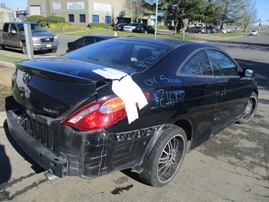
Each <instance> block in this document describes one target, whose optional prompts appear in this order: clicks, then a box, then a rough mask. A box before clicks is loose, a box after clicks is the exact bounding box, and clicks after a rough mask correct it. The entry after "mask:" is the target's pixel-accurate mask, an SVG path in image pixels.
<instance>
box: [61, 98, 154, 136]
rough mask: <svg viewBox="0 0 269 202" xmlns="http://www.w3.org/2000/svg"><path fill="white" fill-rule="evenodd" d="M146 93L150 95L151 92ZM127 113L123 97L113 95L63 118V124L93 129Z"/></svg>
mask: <svg viewBox="0 0 269 202" xmlns="http://www.w3.org/2000/svg"><path fill="white" fill-rule="evenodd" d="M144 94H145V96H146V98H148V97H149V93H144ZM126 115H127V114H126V111H125V105H124V102H123V101H122V99H120V98H119V97H113V98H109V99H106V100H101V101H98V102H93V103H90V104H88V105H86V106H85V107H83V108H81V109H79V110H78V111H76V112H75V113H73V114H72V115H70V116H69V117H67V118H66V119H65V120H63V121H62V124H64V125H68V126H71V127H74V128H76V129H78V130H81V131H92V130H98V129H102V128H105V127H108V126H110V125H112V124H114V123H116V122H118V121H119V120H121V119H123V118H124V117H126Z"/></svg>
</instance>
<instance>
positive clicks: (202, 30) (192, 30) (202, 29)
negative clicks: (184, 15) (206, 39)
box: [186, 26, 206, 33]
mask: <svg viewBox="0 0 269 202" xmlns="http://www.w3.org/2000/svg"><path fill="white" fill-rule="evenodd" d="M186 32H189V33H206V28H205V27H202V26H196V27H190V28H188V29H187V30H186Z"/></svg>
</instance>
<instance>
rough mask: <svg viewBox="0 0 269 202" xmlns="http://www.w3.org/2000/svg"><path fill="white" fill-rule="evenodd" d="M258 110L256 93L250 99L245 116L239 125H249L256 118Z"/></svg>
mask: <svg viewBox="0 0 269 202" xmlns="http://www.w3.org/2000/svg"><path fill="white" fill-rule="evenodd" d="M257 108H258V96H257V94H256V93H254V92H253V93H252V94H251V96H250V98H249V99H248V102H247V105H246V107H245V110H244V113H243V116H242V118H241V119H239V121H238V123H247V122H249V121H250V119H251V118H252V117H253V116H254V114H255V113H256V111H257Z"/></svg>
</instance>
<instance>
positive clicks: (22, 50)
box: [21, 43, 27, 54]
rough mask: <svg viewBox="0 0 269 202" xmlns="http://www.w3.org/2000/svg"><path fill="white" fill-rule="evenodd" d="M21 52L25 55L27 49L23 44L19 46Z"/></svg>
mask: <svg viewBox="0 0 269 202" xmlns="http://www.w3.org/2000/svg"><path fill="white" fill-rule="evenodd" d="M21 52H22V53H23V54H27V48H26V43H23V44H22V46H21Z"/></svg>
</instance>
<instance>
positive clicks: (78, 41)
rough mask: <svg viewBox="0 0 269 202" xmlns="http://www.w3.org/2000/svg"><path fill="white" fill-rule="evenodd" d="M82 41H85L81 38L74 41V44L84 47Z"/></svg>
mask: <svg viewBox="0 0 269 202" xmlns="http://www.w3.org/2000/svg"><path fill="white" fill-rule="evenodd" d="M84 41H85V37H83V38H81V39H78V40H76V44H79V45H84Z"/></svg>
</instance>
